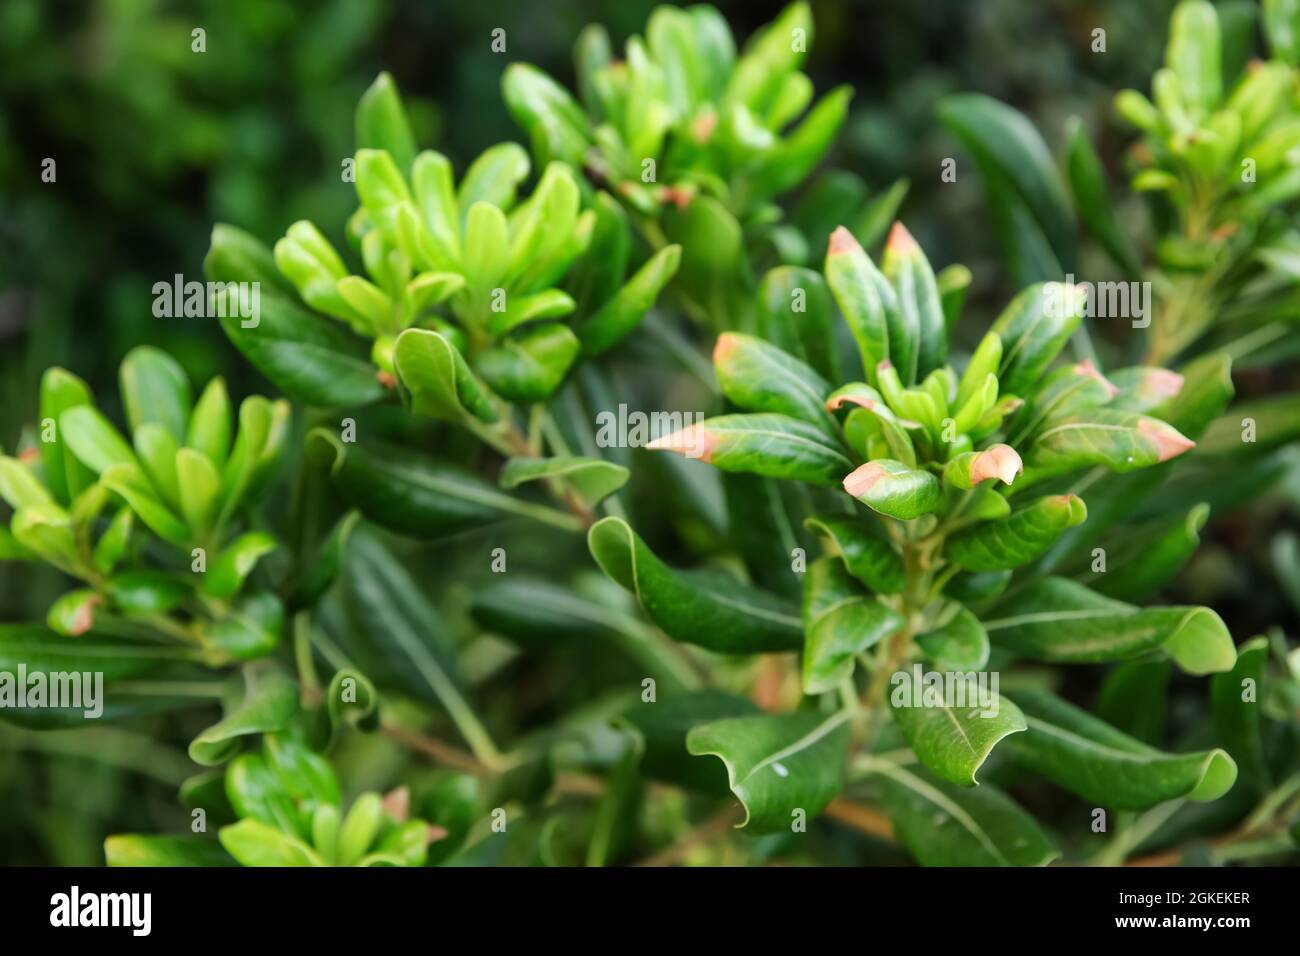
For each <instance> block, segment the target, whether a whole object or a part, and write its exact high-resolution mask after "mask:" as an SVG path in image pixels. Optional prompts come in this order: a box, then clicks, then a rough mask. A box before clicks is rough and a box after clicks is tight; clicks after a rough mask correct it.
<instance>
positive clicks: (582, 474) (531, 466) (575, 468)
mask: <svg viewBox="0 0 1300 956" xmlns="http://www.w3.org/2000/svg"><path fill="white" fill-rule="evenodd" d="M628 476H629V472H628V470H627V469H626V468H624V467H623V466H622V465H616V464H614V463H613V462H612V461H605V460H604V459H602V458H582V457H578V456H574V455H561V456H559V457H555V458H511V459H510V460H509V461H507V462H506V464H505V467H504V468H502V469H501V487H502V488H506V489H511V488H517V487H518V486H519V485H521V484H523V483H525V482H529V481H539V480H548V479H554V480H557V481H561V482H563V483H564V484H565V485H567V486H568V487H569V488H572V489H573V491H574V493H575V494H577V496H578V497H579V499H580V500H581V501H582V502H583V504H585V505H586V506H587V507H589V508H592V507H595V506H596V505H598V504H600V502H601V501H603V500H604V499H606V498H608V497H609V496H610V495H612V494H614V492H616V491H618V490H619V489H620V488H622V487H623V486H624V485H625V484H627V479H628Z"/></svg>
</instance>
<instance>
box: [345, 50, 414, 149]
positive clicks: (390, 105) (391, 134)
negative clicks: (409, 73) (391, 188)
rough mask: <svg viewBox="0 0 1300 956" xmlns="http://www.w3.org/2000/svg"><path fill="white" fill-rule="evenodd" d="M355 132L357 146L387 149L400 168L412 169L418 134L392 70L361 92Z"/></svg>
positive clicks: (380, 75) (359, 147) (379, 76)
mask: <svg viewBox="0 0 1300 956" xmlns="http://www.w3.org/2000/svg"><path fill="white" fill-rule="evenodd" d="M356 134H357V149H358V150H361V149H383V150H387V151H388V153H389V154H390V155H391V156H392V157H393V162H395V163H396V164H397V168H398V169H400V170H403V171H409V170H410V168H411V163H412V162H413V161H414V160H415V137H414V136H413V135H412V134H411V127H410V125H409V124H408V123H407V121H406V111H405V110H404V109H403V108H402V98H401V97H400V96H399V95H398V92H397V84H396V83H394V82H393V77H392V74H390V73H380V74H379V75H378V76H377V77H375V82H373V83H371V84H370V88H369V89H367V90H366V91H365V93H363V94H362V95H361V100H360V102H358V103H357V116H356Z"/></svg>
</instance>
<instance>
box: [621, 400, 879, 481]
mask: <svg viewBox="0 0 1300 956" xmlns="http://www.w3.org/2000/svg"><path fill="white" fill-rule="evenodd" d="M646 447H647V448H651V449H657V450H662V451H673V452H677V453H678V454H680V455H684V456H685V457H687V458H698V459H700V460H701V461H704V462H707V463H708V464H711V465H713V466H714V467H715V468H718V469H720V470H722V471H733V472H746V473H749V474H754V475H762V476H763V477H766V478H789V479H794V480H797V481H807V482H810V483H812V484H818V485H827V486H835V485H838V484H840V481H841V479H842V478H843V477H844V475H845V474H847V473H848V472H849V470H850V469H852V467H853V465H852V462H850V461H849V459H848V457H847V456H846V455H845V454H844V451H843V449H842V447H841V446H840V445H839V444H838V443H837V442H835V441H833V440H832V439H830V438H829V437H827V435H826V434H825V433H824V432H821V431H819V430H818V429H817V428H816V427H814V426H813V425H809V424H807V423H805V422H801V421H799V420H798V419H795V418H791V417H789V416H788V415H777V414H770V413H762V414H755V415H721V416H719V417H717V418H709V419H706V420H705V421H702V422H699V423H697V424H695V425H690V426H688V427H687V428H684V429H682V430H681V431H678V432H674V433H673V434H671V435H663V436H660V437H658V438H656V439H655V440H653V441H651V442H650V443H649V444H647V445H646Z"/></svg>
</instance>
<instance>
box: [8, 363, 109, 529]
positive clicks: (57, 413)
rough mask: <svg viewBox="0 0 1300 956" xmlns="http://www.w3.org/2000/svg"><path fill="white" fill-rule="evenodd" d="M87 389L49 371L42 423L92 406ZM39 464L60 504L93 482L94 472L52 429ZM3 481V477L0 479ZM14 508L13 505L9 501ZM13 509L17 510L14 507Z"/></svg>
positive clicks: (69, 376) (58, 372)
mask: <svg viewBox="0 0 1300 956" xmlns="http://www.w3.org/2000/svg"><path fill="white" fill-rule="evenodd" d="M92 404H94V399H93V398H92V397H91V394H90V388H89V387H88V386H87V385H86V383H85V382H83V381H82V380H81V379H79V378H77V376H75V375H73V374H72V373H71V372H69V371H67V370H65V369H61V368H49V369H46V370H45V374H44V375H42V376H41V421H42V422H45V421H53V422H55V423H56V425H57V423H58V421H59V419H60V417H61V416H62V415H63V413H64V412H65V411H67V410H68V409H69V408H75V407H76V406H78V405H92ZM41 464H42V466H43V467H44V469H45V484H46V485H47V486H48V487H49V489H50V490H51V491H52V492H53V493H54V497H55V499H56V500H57V501H58V502H59V503H60V504H65V505H66V504H69V503H70V502H71V501H72V499H73V498H75V497H76V496H77V495H78V494H80V493H81V492H82V491H83V490H84V489H85V488H86V487H88V486H89V485H91V484H93V483H94V480H95V475H94V473H93V472H92V471H91V470H90V469H89V468H87V467H86V466H85V465H83V464H82V463H81V462H80V461H78V460H77V456H76V455H75V454H73V452H72V448H71V447H70V446H69V445H68V443H67V442H65V441H63V440H62V435H61V434H60V433H59V432H58V430H57V428H56V430H55V440H54V441H43V442H41ZM0 482H3V478H0ZM10 504H11V505H13V502H12V501H11V502H10ZM14 507H18V506H17V505H14Z"/></svg>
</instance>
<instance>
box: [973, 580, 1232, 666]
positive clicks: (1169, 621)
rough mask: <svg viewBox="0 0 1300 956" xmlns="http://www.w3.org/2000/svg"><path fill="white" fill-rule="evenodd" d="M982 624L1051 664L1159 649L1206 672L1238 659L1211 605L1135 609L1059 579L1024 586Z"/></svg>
mask: <svg viewBox="0 0 1300 956" xmlns="http://www.w3.org/2000/svg"><path fill="white" fill-rule="evenodd" d="M984 629H985V630H986V631H988V634H989V637H990V638H991V639H992V641H993V643H994V644H997V645H1001V646H1003V647H1007V648H1010V649H1011V650H1014V651H1016V652H1017V653H1020V654H1023V655H1025V656H1027V657H1030V658H1032V659H1034V660H1041V661H1051V662H1057V663H1066V664H1091V663H1100V662H1103V661H1118V660H1128V659H1130V658H1134V657H1139V656H1141V655H1143V654H1147V653H1150V652H1151V651H1154V650H1156V649H1163V650H1164V652H1165V653H1166V654H1168V655H1169V657H1171V658H1172V659H1173V660H1174V662H1175V663H1176V664H1178V666H1179V667H1181V668H1182V669H1183V670H1184V671H1186V672H1187V673H1189V674H1211V673H1215V672H1218V671H1226V670H1228V669H1229V668H1231V667H1232V665H1233V662H1234V661H1235V660H1236V650H1235V649H1234V647H1233V644H1232V637H1231V635H1229V633H1228V629H1227V627H1226V626H1225V625H1224V623H1223V621H1222V620H1221V619H1220V617H1219V615H1218V614H1216V613H1215V612H1214V611H1212V610H1210V609H1209V608H1205V607H1151V608H1136V607H1133V606H1132V605H1131V604H1125V603H1123V602H1122V601H1115V600H1112V599H1111V598H1107V597H1102V596H1101V595H1100V594H1096V593H1094V592H1092V591H1090V590H1088V588H1086V587H1084V586H1083V585H1082V584H1079V583H1077V582H1075V581H1070V580H1067V579H1065V578H1054V577H1049V578H1044V579H1042V580H1040V581H1036V582H1034V583H1033V584H1031V585H1029V586H1028V587H1027V588H1025V589H1024V590H1022V591H1020V592H1018V593H1017V594H1016V595H1015V596H1014V597H1013V598H1012V599H1011V600H1009V601H1005V602H1003V603H1002V604H1001V605H999V606H998V608H997V610H996V611H995V612H994V613H993V614H991V615H986V616H985V618H984Z"/></svg>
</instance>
